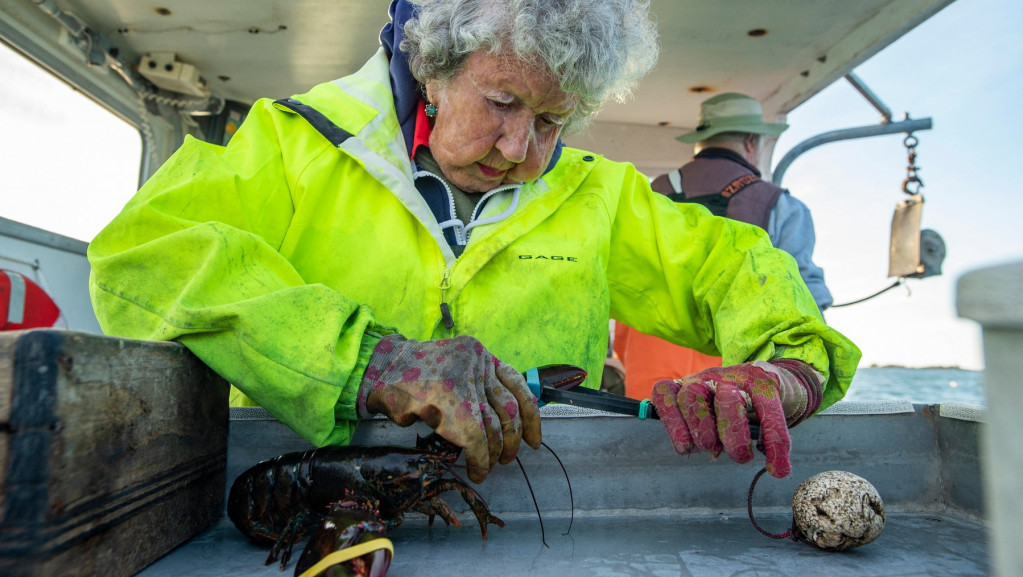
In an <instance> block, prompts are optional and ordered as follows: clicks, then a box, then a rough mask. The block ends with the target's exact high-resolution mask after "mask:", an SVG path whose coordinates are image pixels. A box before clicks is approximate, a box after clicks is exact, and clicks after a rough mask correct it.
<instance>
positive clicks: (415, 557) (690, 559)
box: [139, 511, 989, 577]
mask: <svg viewBox="0 0 1023 577" xmlns="http://www.w3.org/2000/svg"><path fill="white" fill-rule="evenodd" d="M568 521H569V519H568V518H567V517H566V518H562V517H557V518H553V519H552V518H545V523H544V526H545V532H546V540H547V544H548V545H549V548H548V547H545V546H544V545H543V543H542V541H541V535H540V526H539V523H538V522H537V519H536V518H535V517H533V518H531V519H530V518H527V517H525V516H518V515H517V516H516V518H514V519H509V520H507V526H506V527H505V528H504V529H500V528H498V527H494V526H491V528H490V536H489V539H488V540H487V541H483V540H481V539H480V533H479V531H478V529H477V527H476V526H475V521H474V520H468V519H467V520H465V524H464V526H462V527H445V526H444V525H443V524H442V523H441V522H440V521H438V522H437V523H436V524H435V526H434V527H433V528H430V527H428V526H427V524H426V520H425V518H424V517H423V516H421V515H418V514H412V515H410V516H409V518H408V519H406V522H405V523H404V524H403V525H402V526H400V527H398V528H396V529H394V530H392V531H391V532H390V535H389V537H390V538H391V540H392V541H393V543H394V550H395V556H394V559H393V561H392V564H391V568H390V571H389V572H388V575H391V576H392V577H400V576H407V575H431V576H435V575H451V576H458V575H472V576H477V575H557V576H559V577H570V576H575V575H579V576H587V577H591V576H596V577H599V576H604V575H636V576H639V575H644V576H645V575H649V576H680V575H681V576H689V577H704V576H707V577H718V576H722V575H748V576H758V577H765V576H782V575H799V576H805V575H828V576H829V577H842V576H846V575H849V576H877V577H881V576H885V577H891V576H905V577H910V576H912V577H917V576H924V575H934V576H943V577H953V576H960V575H962V576H966V575H969V576H974V575H987V574H988V573H989V567H988V551H987V545H986V535H985V526H984V525H983V524H982V523H980V522H975V521H971V520H968V519H959V518H952V517H947V516H942V515H936V514H931V513H889V514H888V517H887V524H886V527H885V529H884V532H883V533H882V535H881V536H880V537H879V538H878V540H876V541H875V542H873V543H871V544H869V545H867V546H864V547H861V548H858V549H853V550H849V551H845V552H832V553H827V552H822V551H818V550H816V549H814V548H812V547H810V546H808V545H804V544H801V543H796V542H794V541H791V540H789V539H784V540H773V539H770V538H768V537H766V536H764V535H761V534H760V533H758V532H757V531H756V530H755V529H754V528H753V526H752V524H751V523H750V521H749V519H748V518H747V516H746V513H745V511H742V512H736V513H735V514H720V513H719V514H709V513H706V514H698V515H688V514H678V515H668V514H657V515H637V514H636V513H635V512H623V514H621V515H615V516H608V515H603V514H602V515H594V516H582V517H577V518H576V519H575V520H574V523H573V525H572V527H571V531H570V533H569V534H568V535H564V534H563V533H565V531H566V529H567V528H568ZM757 521H758V522H759V523H760V525H761V526H763V527H764V528H765V529H767V530H769V531H778V532H781V531H783V530H784V529H785V528H787V527H788V526H789V524H790V523H791V516H790V515H786V514H784V513H781V512H776V513H768V514H763V515H760V514H758V515H757ZM302 547H304V543H301V544H299V545H297V546H296V548H295V552H294V557H293V560H292V562H291V563H290V564H289V566H288V567H287V568H286V573H282V572H281V570H280V569H279V566H278V565H277V564H276V563H275V564H273V565H271V566H269V567H267V566H264V565H263V561H264V560H265V559H266V554H267V549H265V548H261V547H257V546H256V545H253V544H251V543H249V542H248V541H247V540H246V539H245V538H244V537H243V536H242V535H241V533H239V532H238V530H237V529H235V527H234V526H233V525H232V523H231V521H229V520H228V519H226V518H224V519H222V520H221V521H220V522H219V523H218V524H217V525H216V526H215V527H213V528H212V529H210V530H209V531H207V532H206V533H204V534H202V535H200V536H198V537H196V538H195V539H193V540H191V541H189V542H188V543H186V544H184V545H183V546H181V547H179V548H178V549H176V550H175V551H173V552H171V553H170V554H169V555H167V556H166V557H164V558H163V559H161V560H159V561H158V562H156V563H155V564H154V565H151V566H150V567H148V568H147V569H145V570H144V571H142V572H141V573H139V576H141V577H161V576H167V577H180V576H185V575H188V576H196V577H199V576H209V577H214V576H221V575H240V574H246V575H267V576H271V575H272V576H279V575H282V574H286V575H291V574H292V573H293V571H294V569H293V566H294V563H295V561H294V559H297V558H298V556H299V555H300V554H301V549H302Z"/></svg>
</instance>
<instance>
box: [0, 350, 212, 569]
mask: <svg viewBox="0 0 1023 577" xmlns="http://www.w3.org/2000/svg"><path fill="white" fill-rule="evenodd" d="M228 389H229V387H228V385H227V383H226V382H225V381H224V380H223V379H221V378H220V377H218V376H217V375H216V374H215V373H213V372H212V371H211V370H209V369H208V368H207V367H206V366H205V365H203V364H202V363H201V362H200V361H199V360H198V359H196V358H195V357H194V356H193V355H192V354H191V353H190V352H188V350H187V349H185V348H184V347H183V346H181V345H178V344H176V343H158V342H144V341H133V340H129V339H119V338H113V337H105V336H101V335H94V334H88V333H81V332H72V331H61V330H31V331H16V332H10V333H0V575H5V576H7V577H38V576H43V575H61V576H78V575H83V576H84V575H104V576H110V577H114V576H128V575H134V574H135V573H137V572H138V571H140V570H141V569H142V568H144V567H146V566H147V565H149V564H150V563H152V562H153V561H155V560H156V559H157V558H159V557H160V556H162V555H164V554H165V553H167V552H169V551H170V550H171V549H173V548H174V547H176V546H177V545H179V544H181V543H183V542H184V541H186V540H188V539H189V538H191V537H193V536H195V535H196V534H198V533H200V532H201V531H203V530H205V529H206V528H208V527H210V526H211V525H212V524H213V523H214V522H215V521H216V520H217V519H218V518H219V517H220V515H221V514H222V511H223V503H224V483H225V478H224V474H225V473H224V471H225V466H226V456H227V427H228V406H227V405H228Z"/></svg>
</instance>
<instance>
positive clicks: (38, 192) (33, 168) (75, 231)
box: [0, 44, 142, 242]
mask: <svg viewBox="0 0 1023 577" xmlns="http://www.w3.org/2000/svg"><path fill="white" fill-rule="evenodd" d="M0 78H3V82H2V83H0V102H2V103H3V104H2V105H0V159H2V161H0V168H2V170H0V199H2V201H0V217H3V218H6V219H10V220H14V221H17V222H21V223H23V224H27V225H30V226H33V227H36V228H40V229H43V230H47V231H50V232H55V233H58V234H61V235H64V236H68V237H71V238H74V239H77V240H82V241H85V242H88V241H90V240H92V238H93V237H94V236H96V234H97V233H98V232H99V231H100V230H101V229H102V228H103V227H104V226H105V225H106V224H107V223H108V222H110V220H112V219H113V217H114V216H116V215H117V213H118V212H120V210H121V208H122V207H123V206H124V205H125V203H127V202H128V200H129V199H130V198H131V197H132V195H133V194H134V193H135V191H136V190H137V188H138V181H139V167H140V163H141V158H142V140H141V136H140V134H139V131H138V130H137V129H136V128H135V127H134V126H132V125H130V124H129V123H128V122H126V121H125V120H123V119H122V118H120V117H118V116H116V115H114V114H113V113H112V112H110V111H109V110H107V109H106V108H104V107H103V106H101V105H99V104H97V103H96V102H95V101H93V100H91V99H89V98H87V97H86V96H84V95H82V94H81V93H80V92H78V91H76V90H74V89H73V88H71V87H70V86H68V85H67V84H65V83H64V82H63V81H61V80H60V79H58V78H57V77H55V76H53V75H52V74H50V73H48V72H47V71H46V70H44V69H42V68H41V67H39V66H38V65H36V64H35V63H34V62H32V61H30V60H28V59H26V58H25V57H23V56H22V55H21V54H20V53H17V52H15V51H13V50H11V49H10V48H8V47H7V46H4V45H2V44H0Z"/></svg>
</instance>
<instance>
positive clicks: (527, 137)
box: [497, 114, 535, 164]
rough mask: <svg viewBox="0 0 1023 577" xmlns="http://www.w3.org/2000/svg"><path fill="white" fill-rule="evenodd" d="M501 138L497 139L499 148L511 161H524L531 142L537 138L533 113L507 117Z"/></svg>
mask: <svg viewBox="0 0 1023 577" xmlns="http://www.w3.org/2000/svg"><path fill="white" fill-rule="evenodd" d="M502 129H503V132H502V134H501V138H499V139H498V141H497V149H498V150H500V151H501V154H502V155H503V156H504V157H505V159H507V160H508V161H509V162H514V163H516V164H518V163H521V162H524V161H525V160H526V155H527V154H528V153H529V144H530V142H532V140H533V139H534V138H535V136H534V134H533V115H532V114H516V115H514V116H512V117H510V118H507V119H505V121H504V124H503V126H502Z"/></svg>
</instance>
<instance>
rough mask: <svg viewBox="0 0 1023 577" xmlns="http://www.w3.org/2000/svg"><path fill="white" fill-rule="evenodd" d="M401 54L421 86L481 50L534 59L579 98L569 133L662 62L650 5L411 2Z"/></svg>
mask: <svg viewBox="0 0 1023 577" xmlns="http://www.w3.org/2000/svg"><path fill="white" fill-rule="evenodd" d="M412 3H414V4H416V5H417V13H416V14H415V15H414V16H413V18H412V19H410V20H409V21H408V22H407V23H406V24H405V39H404V40H403V41H402V42H401V45H400V49H401V50H402V52H405V53H406V54H407V56H408V61H409V68H410V69H411V70H412V74H413V76H415V77H416V80H418V81H419V82H420V83H422V84H426V83H427V82H428V81H438V82H446V81H448V80H450V79H451V78H453V77H454V76H455V75H457V74H458V72H459V71H461V69H462V66H463V65H464V64H465V61H466V59H468V57H469V56H470V55H471V54H472V53H474V52H476V51H477V50H486V51H488V52H489V53H491V54H494V53H498V52H511V53H513V54H514V55H515V56H516V57H517V58H519V59H521V60H523V61H527V62H530V61H536V62H539V63H541V64H543V65H544V66H545V67H546V68H547V70H549V71H550V72H551V74H553V75H554V77H555V78H559V79H560V80H561V81H560V85H561V89H562V90H564V91H565V92H568V93H571V94H576V95H578V96H579V99H580V101H579V105H578V106H577V107H576V110H575V112H574V113H573V114H572V116H571V117H569V118H568V119H567V121H566V123H565V128H564V130H565V132H566V133H568V134H571V133H573V132H578V131H579V130H582V129H583V128H584V127H585V126H586V124H587V122H588V120H589V119H590V118H591V117H592V116H593V115H594V114H596V113H597V111H598V110H599V109H600V107H601V106H603V104H604V103H605V102H606V101H607V100H609V99H613V100H616V101H619V102H621V101H623V100H624V99H625V98H626V97H627V96H629V94H631V92H632V90H633V88H635V86H636V84H637V83H638V82H639V80H640V79H641V78H642V77H643V76H645V75H646V74H647V73H648V72H649V71H650V70H651V69H652V68H653V67H654V64H656V62H657V51H658V47H657V29H656V27H655V25H654V23H653V22H652V21H651V19H650V16H649V0H412Z"/></svg>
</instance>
